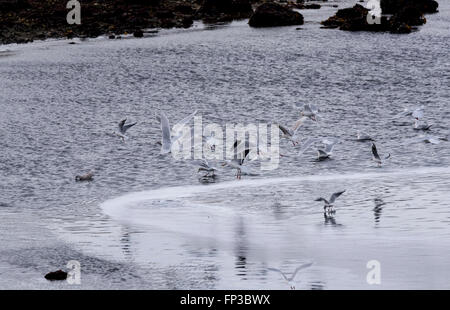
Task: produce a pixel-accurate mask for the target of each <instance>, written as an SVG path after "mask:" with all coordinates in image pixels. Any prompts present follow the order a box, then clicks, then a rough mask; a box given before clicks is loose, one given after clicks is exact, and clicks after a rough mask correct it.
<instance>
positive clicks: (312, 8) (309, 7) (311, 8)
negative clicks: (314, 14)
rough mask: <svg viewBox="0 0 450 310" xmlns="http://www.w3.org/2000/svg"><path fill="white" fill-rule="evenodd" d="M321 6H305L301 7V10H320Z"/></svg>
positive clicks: (315, 4)
mask: <svg viewBox="0 0 450 310" xmlns="http://www.w3.org/2000/svg"><path fill="white" fill-rule="evenodd" d="M321 7H322V6H321V5H320V4H317V3H313V4H305V5H304V6H303V8H304V9H307V10H318V9H320V8H321Z"/></svg>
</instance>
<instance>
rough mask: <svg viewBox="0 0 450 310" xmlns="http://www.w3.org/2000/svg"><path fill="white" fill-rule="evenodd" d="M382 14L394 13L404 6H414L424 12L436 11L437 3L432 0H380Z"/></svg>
mask: <svg viewBox="0 0 450 310" xmlns="http://www.w3.org/2000/svg"><path fill="white" fill-rule="evenodd" d="M380 5H381V10H382V11H383V14H395V13H398V12H399V11H401V10H402V9H404V8H406V7H415V8H417V9H418V10H419V11H421V12H422V13H424V14H427V13H436V12H437V11H438V7H439V3H437V2H436V1H434V0H381V1H380Z"/></svg>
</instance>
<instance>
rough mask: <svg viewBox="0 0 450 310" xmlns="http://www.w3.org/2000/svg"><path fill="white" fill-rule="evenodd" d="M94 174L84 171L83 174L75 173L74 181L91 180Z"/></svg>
mask: <svg viewBox="0 0 450 310" xmlns="http://www.w3.org/2000/svg"><path fill="white" fill-rule="evenodd" d="M93 177H94V174H93V173H92V172H89V173H86V174H84V175H77V176H76V177H75V181H77V182H83V181H92V180H93V179H94V178H93Z"/></svg>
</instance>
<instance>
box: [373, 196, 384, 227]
mask: <svg viewBox="0 0 450 310" xmlns="http://www.w3.org/2000/svg"><path fill="white" fill-rule="evenodd" d="M374 202H375V207H374V208H373V216H374V219H375V225H377V224H379V223H380V218H381V213H382V211H383V206H384V205H385V204H386V203H385V202H384V201H383V200H382V199H381V198H375V200H374Z"/></svg>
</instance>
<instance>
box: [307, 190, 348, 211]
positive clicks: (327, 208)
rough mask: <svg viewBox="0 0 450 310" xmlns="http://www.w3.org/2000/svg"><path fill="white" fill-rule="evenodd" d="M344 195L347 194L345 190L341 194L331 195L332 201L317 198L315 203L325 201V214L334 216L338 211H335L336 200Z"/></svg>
mask: <svg viewBox="0 0 450 310" xmlns="http://www.w3.org/2000/svg"><path fill="white" fill-rule="evenodd" d="M343 193H345V190H343V191H341V192H337V193H334V194H333V195H331V197H330V200H329V201H328V200H326V199H325V198H323V197H320V198H317V199H316V200H314V201H323V202H324V206H323V213H325V214H332V213H335V212H336V211H335V210H334V209H333V203H334V202H335V200H336V199H337V198H338V197H339V196H341V195H342V194H343Z"/></svg>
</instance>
